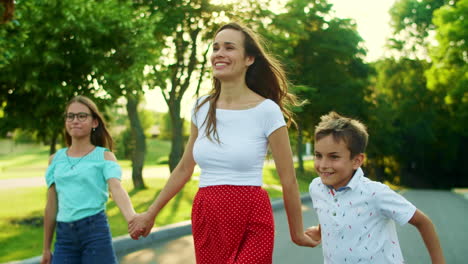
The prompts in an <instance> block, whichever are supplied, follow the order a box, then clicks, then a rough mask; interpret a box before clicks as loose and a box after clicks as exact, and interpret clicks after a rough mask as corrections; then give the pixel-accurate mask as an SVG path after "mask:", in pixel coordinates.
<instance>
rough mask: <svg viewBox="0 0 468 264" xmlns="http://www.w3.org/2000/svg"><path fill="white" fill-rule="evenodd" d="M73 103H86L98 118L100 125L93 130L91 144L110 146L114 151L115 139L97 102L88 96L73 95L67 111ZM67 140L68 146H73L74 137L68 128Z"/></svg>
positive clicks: (92, 113) (94, 117)
mask: <svg viewBox="0 0 468 264" xmlns="http://www.w3.org/2000/svg"><path fill="white" fill-rule="evenodd" d="M72 103H80V104H83V105H86V106H87V107H88V108H89V110H90V111H91V115H92V117H93V119H97V120H98V126H97V127H96V129H95V130H94V131H92V132H91V144H93V145H95V146H100V147H104V148H108V149H109V150H110V151H112V147H113V146H114V141H113V140H112V136H111V135H110V133H109V131H108V130H107V128H106V123H105V122H104V118H103V117H102V114H101V113H100V112H99V109H98V108H97V106H96V104H95V103H94V102H93V101H92V100H91V99H89V98H88V97H86V96H82V95H78V96H75V97H73V98H72V99H71V100H70V101H69V102H68V104H67V107H66V108H65V111H68V107H70V105H71V104H72ZM65 114H66V113H65ZM65 141H66V143H67V146H71V144H72V139H71V136H70V134H68V131H67V130H66V129H65Z"/></svg>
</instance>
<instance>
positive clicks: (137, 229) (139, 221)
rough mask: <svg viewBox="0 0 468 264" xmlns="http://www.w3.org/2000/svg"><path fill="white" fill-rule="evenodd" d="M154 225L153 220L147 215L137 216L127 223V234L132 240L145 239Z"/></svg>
mask: <svg viewBox="0 0 468 264" xmlns="http://www.w3.org/2000/svg"><path fill="white" fill-rule="evenodd" d="M153 225H154V218H153V217H151V216H150V215H149V214H148V213H142V214H137V215H136V216H135V217H134V218H132V219H131V220H130V221H129V223H128V233H129V234H130V236H131V237H132V239H134V240H138V238H139V237H140V236H143V237H146V236H148V234H149V233H150V232H151V228H153Z"/></svg>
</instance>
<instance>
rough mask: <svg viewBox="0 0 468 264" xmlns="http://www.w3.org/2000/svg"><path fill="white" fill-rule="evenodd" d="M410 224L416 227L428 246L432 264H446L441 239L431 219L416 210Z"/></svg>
mask: <svg viewBox="0 0 468 264" xmlns="http://www.w3.org/2000/svg"><path fill="white" fill-rule="evenodd" d="M409 223H410V224H412V225H413V226H415V227H416V228H417V229H418V231H419V233H420V234H421V237H422V239H423V240H424V244H425V245H426V248H427V250H428V251H429V255H430V256H431V260H432V263H433V264H435V263H437V264H445V259H444V254H443V252H442V247H441V246H440V242H439V237H438V236H437V233H436V230H435V227H434V224H433V223H432V221H431V219H430V218H429V217H428V216H427V215H425V214H424V213H423V212H421V211H420V210H419V209H416V212H415V213H414V215H413V217H412V218H411V219H410V220H409Z"/></svg>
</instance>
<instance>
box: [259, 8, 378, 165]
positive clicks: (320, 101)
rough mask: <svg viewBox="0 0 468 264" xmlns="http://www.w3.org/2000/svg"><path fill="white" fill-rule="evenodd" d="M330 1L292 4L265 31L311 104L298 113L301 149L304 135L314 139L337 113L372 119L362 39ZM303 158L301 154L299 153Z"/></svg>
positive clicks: (304, 97)
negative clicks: (325, 121)
mask: <svg viewBox="0 0 468 264" xmlns="http://www.w3.org/2000/svg"><path fill="white" fill-rule="evenodd" d="M331 7H332V6H331V5H330V4H328V2H327V1H324V0H317V1H314V2H310V1H306V0H292V1H289V2H288V4H287V5H286V12H284V13H282V14H279V15H277V16H275V17H274V19H273V22H272V23H271V24H270V25H269V26H267V27H266V29H267V31H266V32H265V33H264V34H265V35H266V36H267V37H268V39H269V40H270V43H272V46H273V48H274V53H276V54H279V55H280V56H281V59H282V60H283V61H284V63H285V64H286V67H287V69H288V72H289V73H290V74H289V77H290V78H291V81H292V83H293V84H294V85H295V86H294V87H293V88H294V90H293V91H294V92H295V93H296V95H298V96H299V98H300V99H302V100H304V99H306V100H308V102H309V103H308V104H306V105H304V106H303V107H302V108H300V109H296V112H297V120H298V128H299V130H298V132H299V134H298V137H299V138H298V139H299V140H298V151H300V150H302V149H303V146H302V140H301V137H302V133H305V134H306V135H307V136H311V135H313V130H314V126H315V125H316V124H317V123H318V121H319V118H320V116H321V115H323V114H325V113H327V112H329V111H331V110H334V111H337V112H340V113H342V114H345V115H348V116H354V117H360V118H361V119H362V118H365V117H366V107H367V106H366V102H365V101H364V98H365V96H366V88H367V85H368V80H367V79H368V74H369V71H370V68H369V66H368V65H367V64H365V63H364V61H363V58H364V56H365V50H364V48H363V47H362V38H361V37H360V36H359V34H358V33H357V30H356V25H355V23H354V22H353V21H352V20H349V19H340V18H336V17H333V16H332V15H331ZM298 156H299V157H300V156H301V155H300V154H299V155H298Z"/></svg>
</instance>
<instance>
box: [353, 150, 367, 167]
mask: <svg viewBox="0 0 468 264" xmlns="http://www.w3.org/2000/svg"><path fill="white" fill-rule="evenodd" d="M365 158H366V155H364V153H359V154H357V155H356V156H354V158H353V169H354V170H357V169H358V168H359V167H361V165H362V163H364V159H365Z"/></svg>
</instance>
